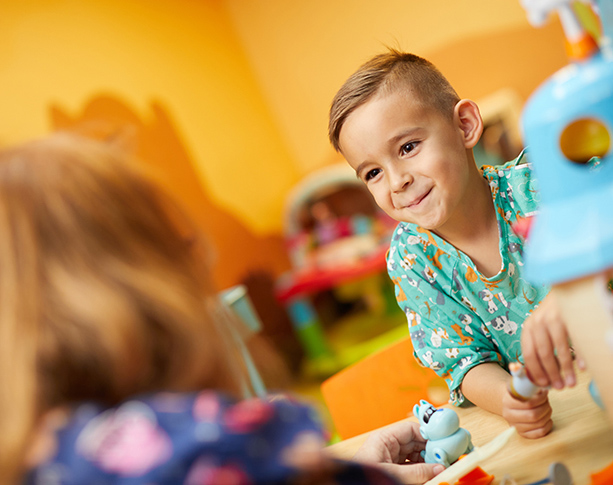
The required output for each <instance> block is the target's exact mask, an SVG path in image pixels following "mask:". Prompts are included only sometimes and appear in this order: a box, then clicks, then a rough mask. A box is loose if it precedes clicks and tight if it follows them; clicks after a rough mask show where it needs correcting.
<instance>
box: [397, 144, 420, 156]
mask: <svg viewBox="0 0 613 485" xmlns="http://www.w3.org/2000/svg"><path fill="white" fill-rule="evenodd" d="M416 146H417V142H416V141H410V142H409V143H405V144H404V145H402V146H401V147H400V153H401V154H402V155H407V154H409V153H411V152H412V151H413V150H415V147H416Z"/></svg>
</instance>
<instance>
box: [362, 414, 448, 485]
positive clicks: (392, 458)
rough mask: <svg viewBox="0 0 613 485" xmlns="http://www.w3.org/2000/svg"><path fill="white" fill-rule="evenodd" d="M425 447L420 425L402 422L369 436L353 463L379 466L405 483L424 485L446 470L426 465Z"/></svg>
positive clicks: (434, 465)
mask: <svg viewBox="0 0 613 485" xmlns="http://www.w3.org/2000/svg"><path fill="white" fill-rule="evenodd" d="M425 447H426V440H425V439H424V438H423V437H422V436H421V434H420V433H419V424H418V423H415V422H413V421H399V422H397V423H394V424H390V425H389V426H386V427H384V428H381V429H378V430H376V431H373V432H372V433H370V435H369V436H368V438H367V439H366V441H365V442H364V444H363V445H362V446H361V447H360V449H359V450H358V451H357V453H356V454H355V456H354V457H353V460H354V461H358V462H361V463H365V464H370V465H375V466H378V467H379V468H381V469H382V470H384V471H385V472H387V473H388V474H389V475H392V476H393V477H395V478H396V479H397V480H399V481H400V482H402V483H407V484H421V483H425V482H427V481H428V480H430V479H432V478H434V477H435V476H436V475H438V474H439V473H441V472H442V471H443V470H444V469H445V467H443V466H442V465H438V464H430V463H423V458H422V457H421V454H420V452H421V451H422V450H423V449H424V448H425Z"/></svg>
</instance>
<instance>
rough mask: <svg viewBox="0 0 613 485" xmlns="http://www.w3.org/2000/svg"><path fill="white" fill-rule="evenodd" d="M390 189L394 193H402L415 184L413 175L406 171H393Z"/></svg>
mask: <svg viewBox="0 0 613 485" xmlns="http://www.w3.org/2000/svg"><path fill="white" fill-rule="evenodd" d="M389 180H390V188H391V190H392V191H393V192H401V191H402V190H404V189H406V188H407V187H408V186H409V185H411V184H412V183H413V177H412V176H411V174H409V173H407V172H404V171H397V170H396V171H392V172H391V173H390V174H389Z"/></svg>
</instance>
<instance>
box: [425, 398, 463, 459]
mask: <svg viewBox="0 0 613 485" xmlns="http://www.w3.org/2000/svg"><path fill="white" fill-rule="evenodd" d="M413 414H414V415H415V416H416V417H417V419H418V420H419V432H420V433H421V435H422V436H423V437H424V439H426V440H428V442H427V443H426V449H425V451H422V452H421V456H422V457H423V458H424V460H425V462H426V463H440V464H441V465H443V466H445V467H448V466H449V465H451V464H452V463H453V462H455V461H456V460H457V459H458V458H460V456H461V455H463V454H465V453H469V452H471V451H472V450H473V448H474V447H473V444H472V441H471V439H470V433H469V432H468V431H466V430H465V429H464V428H460V418H458V415H457V413H456V412H455V411H454V410H453V409H448V408H440V409H437V408H435V407H434V406H433V405H432V404H430V403H429V402H428V401H424V400H423V399H422V400H420V401H419V404H416V405H415V406H414V407H413Z"/></svg>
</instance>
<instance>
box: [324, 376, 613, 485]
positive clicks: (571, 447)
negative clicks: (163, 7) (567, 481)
mask: <svg viewBox="0 0 613 485" xmlns="http://www.w3.org/2000/svg"><path fill="white" fill-rule="evenodd" d="M589 381H590V377H589V375H588V374H587V373H585V372H583V373H579V375H578V384H577V385H576V386H575V387H574V388H571V389H564V390H562V391H556V390H552V391H550V393H549V396H550V402H551V407H552V408H553V422H554V428H553V431H552V432H551V433H550V434H549V435H547V436H546V437H544V438H540V439H537V440H529V439H525V438H521V437H520V436H518V435H516V436H515V437H513V438H511V441H510V442H509V443H508V445H507V446H506V447H505V448H504V449H503V451H501V452H500V453H499V454H498V455H497V456H494V457H492V458H489V459H488V460H487V461H485V462H483V463H482V464H481V465H480V466H481V468H483V469H484V470H485V471H486V472H487V473H489V474H492V475H494V476H495V477H496V479H495V480H494V482H493V483H494V484H499V483H500V482H501V481H502V478H503V477H504V476H505V475H509V476H510V477H512V478H514V479H515V480H516V481H517V483H518V484H520V485H521V484H526V483H531V482H534V481H537V480H541V479H543V478H545V477H546V476H547V472H548V468H549V465H550V464H551V463H553V462H555V461H558V462H561V463H564V464H565V465H566V466H567V467H568V469H569V470H570V472H571V474H572V476H573V479H574V483H575V485H585V484H589V483H590V482H591V480H590V474H591V473H595V472H597V471H600V470H601V469H603V468H604V467H606V466H607V465H609V464H610V463H611V462H613V431H612V429H613V428H612V427H611V425H610V423H609V421H608V419H607V416H606V413H605V412H604V411H602V410H601V409H600V408H599V407H598V406H597V405H596V404H595V403H594V401H593V400H592V398H591V397H590V395H589V392H588V389H587V386H588V384H589ZM453 409H454V410H455V411H456V412H457V413H458V416H459V417H460V425H461V426H462V427H463V428H465V429H467V430H468V431H469V432H470V433H471V435H472V440H473V443H474V445H475V446H482V445H484V444H486V443H488V442H489V441H490V440H491V439H493V438H494V437H496V436H497V435H498V434H500V433H501V432H503V431H504V430H505V429H507V428H508V424H507V422H506V421H505V420H504V419H503V418H501V417H500V416H496V415H494V414H491V413H488V412H487V411H484V410H482V409H479V408H477V407H470V408H455V407H454V408H453ZM408 419H409V420H413V421H414V420H415V418H414V417H411V418H408ZM367 436H368V433H365V434H363V435H359V436H355V437H353V438H350V439H347V440H345V441H342V442H340V443H336V444H334V445H331V446H329V447H328V448H327V449H328V451H329V452H330V453H331V454H332V455H333V456H335V457H337V458H341V459H351V458H352V457H353V455H354V453H355V452H356V450H357V449H358V448H359V447H360V445H361V444H362V443H363V442H364V440H365V439H366V437H367Z"/></svg>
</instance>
